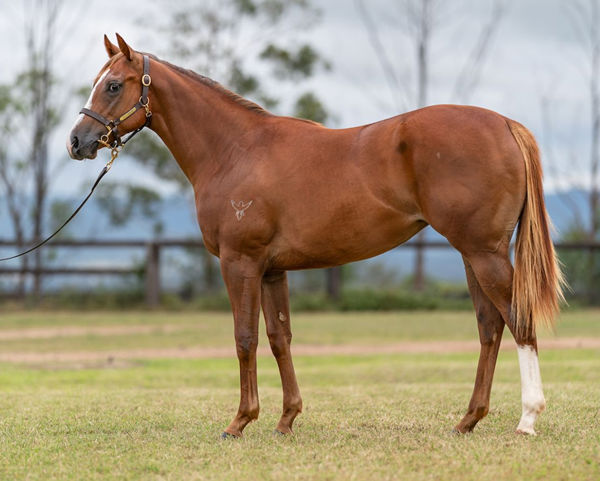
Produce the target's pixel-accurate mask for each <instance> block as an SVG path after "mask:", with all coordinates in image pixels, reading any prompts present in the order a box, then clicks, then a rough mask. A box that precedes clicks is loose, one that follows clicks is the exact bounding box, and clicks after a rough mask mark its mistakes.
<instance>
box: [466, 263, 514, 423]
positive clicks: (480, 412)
mask: <svg viewBox="0 0 600 481" xmlns="http://www.w3.org/2000/svg"><path fill="white" fill-rule="evenodd" d="M463 261H464V264H465V271H466V273H467V283H468V285H469V291H470V293H471V297H472V298H473V305H474V306H475V313H476V316H477V328H478V329H479V342H480V343H481V351H480V353H479V364H478V366H477V375H476V377H475V386H474V388H473V395H472V397H471V402H470V403H469V409H468V411H467V414H465V416H464V417H463V419H462V421H461V422H460V423H458V425H457V426H456V427H455V428H454V429H455V430H456V431H458V432H461V433H465V432H469V431H472V430H473V428H474V427H475V425H476V424H477V423H478V422H479V420H481V419H482V418H483V417H485V415H486V414H487V413H488V411H489V406H490V391H491V389H492V380H493V378H494V369H495V367H496V359H497V357H498V349H499V348H500V341H501V340H502V331H503V330H504V320H503V319H502V316H501V315H500V312H499V311H498V309H496V307H495V306H494V304H493V303H492V301H490V299H489V298H488V297H487V296H486V295H485V293H484V292H483V291H482V289H481V286H480V285H479V282H478V281H477V279H476V277H475V274H474V273H473V269H472V268H471V265H470V264H469V261H467V260H466V259H465V258H464V257H463Z"/></svg>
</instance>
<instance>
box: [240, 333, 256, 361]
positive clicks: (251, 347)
mask: <svg viewBox="0 0 600 481" xmlns="http://www.w3.org/2000/svg"><path fill="white" fill-rule="evenodd" d="M235 347H236V351H237V356H238V359H239V360H240V361H249V360H250V357H251V356H252V355H254V354H255V353H256V348H257V347H258V340H257V339H255V336H237V337H236V340H235Z"/></svg>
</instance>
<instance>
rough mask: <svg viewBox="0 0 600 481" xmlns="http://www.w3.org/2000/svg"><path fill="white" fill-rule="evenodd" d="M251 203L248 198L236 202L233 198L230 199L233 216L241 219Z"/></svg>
mask: <svg viewBox="0 0 600 481" xmlns="http://www.w3.org/2000/svg"><path fill="white" fill-rule="evenodd" d="M251 205H252V201H251V200H249V201H248V202H244V201H243V200H240V201H238V202H236V201H235V200H232V201H231V207H233V208H234V209H235V216H236V217H237V220H238V221H240V220H242V217H244V214H245V213H246V209H248V207H250V206H251Z"/></svg>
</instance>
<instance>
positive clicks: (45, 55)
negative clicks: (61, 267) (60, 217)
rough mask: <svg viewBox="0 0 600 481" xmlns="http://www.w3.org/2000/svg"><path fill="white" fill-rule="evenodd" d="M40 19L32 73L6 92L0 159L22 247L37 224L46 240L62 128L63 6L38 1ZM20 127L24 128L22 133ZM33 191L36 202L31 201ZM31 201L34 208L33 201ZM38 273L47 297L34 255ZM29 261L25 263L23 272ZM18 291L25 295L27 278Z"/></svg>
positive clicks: (29, 64)
mask: <svg viewBox="0 0 600 481" xmlns="http://www.w3.org/2000/svg"><path fill="white" fill-rule="evenodd" d="M31 7H32V9H33V10H34V11H35V14H34V15H29V14H27V12H26V14H25V18H26V21H25V29H24V34H25V35H24V37H25V45H26V70H25V71H24V72H23V73H21V74H19V75H18V76H17V78H16V81H15V82H14V84H12V85H9V86H4V87H3V89H2V90H3V92H4V94H3V97H4V101H3V102H2V106H1V108H0V115H1V116H2V122H1V123H2V126H1V129H2V132H1V133H0V135H1V136H2V138H3V140H4V141H3V142H2V143H3V152H2V153H1V154H0V180H1V184H0V185H1V186H2V188H3V191H4V195H5V198H6V199H7V206H8V210H9V213H10V219H11V222H12V224H13V230H14V233H15V237H16V240H17V243H18V244H19V247H20V248H22V247H23V245H24V242H25V231H26V229H25V227H24V226H25V224H26V221H27V220H28V219H30V220H31V224H32V232H31V237H32V239H31V240H32V241H33V242H34V243H37V242H39V241H41V240H42V237H43V231H44V227H45V221H46V219H45V216H46V212H47V210H48V205H47V202H48V169H49V164H50V160H49V157H48V145H49V140H50V136H51V134H52V131H53V130H54V129H55V128H56V126H57V125H58V114H57V110H58V107H57V104H56V101H55V96H54V92H53V88H54V85H55V78H54V72H53V66H54V64H53V62H54V53H55V51H56V47H57V45H56V38H57V20H58V18H59V17H60V13H61V9H62V2H61V1H60V0H53V1H50V0H35V1H34V2H33V4H32V5H31ZM15 125H18V126H19V128H20V129H19V132H16V129H15V127H14V126H15ZM29 189H30V190H31V191H32V194H31V196H29V195H25V192H26V191H27V190H29ZM28 198H31V202H27V199H28ZM33 261H34V267H35V274H34V285H33V292H34V295H35V297H39V295H40V293H41V275H40V274H39V269H40V268H41V266H42V261H43V258H42V253H41V252H40V251H36V252H35V253H34V254H33ZM27 262H28V261H27V260H26V259H24V260H23V261H22V267H23V269H24V268H25V267H26V266H27ZM18 291H19V293H20V294H23V293H24V280H23V277H21V280H20V281H19V286H18Z"/></svg>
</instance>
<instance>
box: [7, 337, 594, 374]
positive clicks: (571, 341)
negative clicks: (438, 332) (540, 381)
mask: <svg viewBox="0 0 600 481" xmlns="http://www.w3.org/2000/svg"><path fill="white" fill-rule="evenodd" d="M98 329H99V328H98ZM539 347H540V349H541V350H545V349H600V338H559V339H543V340H540V341H539ZM501 349H502V350H514V349H515V345H514V343H505V344H503V345H502V347H501ZM478 351H479V342H478V341H418V342H416V341H415V342H399V343H394V344H381V345H351V344H349V345H316V344H315V345H308V344H305V345H302V344H299V345H296V346H292V353H293V354H294V355H296V356H330V355H372V354H401V353H409V354H411V353H436V354H445V353H460V352H478ZM258 354H259V355H261V356H269V355H270V354H271V352H270V350H269V348H268V347H264V346H263V347H259V348H258ZM224 357H235V347H234V346H233V344H232V346H231V347H200V346H199V347H190V348H183V347H179V348H177V347H169V348H140V349H124V350H114V351H70V352H69V351H61V352H3V353H0V362H10V363H23V364H34V365H35V364H40V365H44V366H47V365H54V364H56V363H69V364H72V365H75V366H77V365H78V363H82V364H81V366H82V367H90V366H94V365H97V366H102V367H110V366H112V367H119V366H127V365H128V363H127V362H126V361H130V360H143V359H210V358H224Z"/></svg>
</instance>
